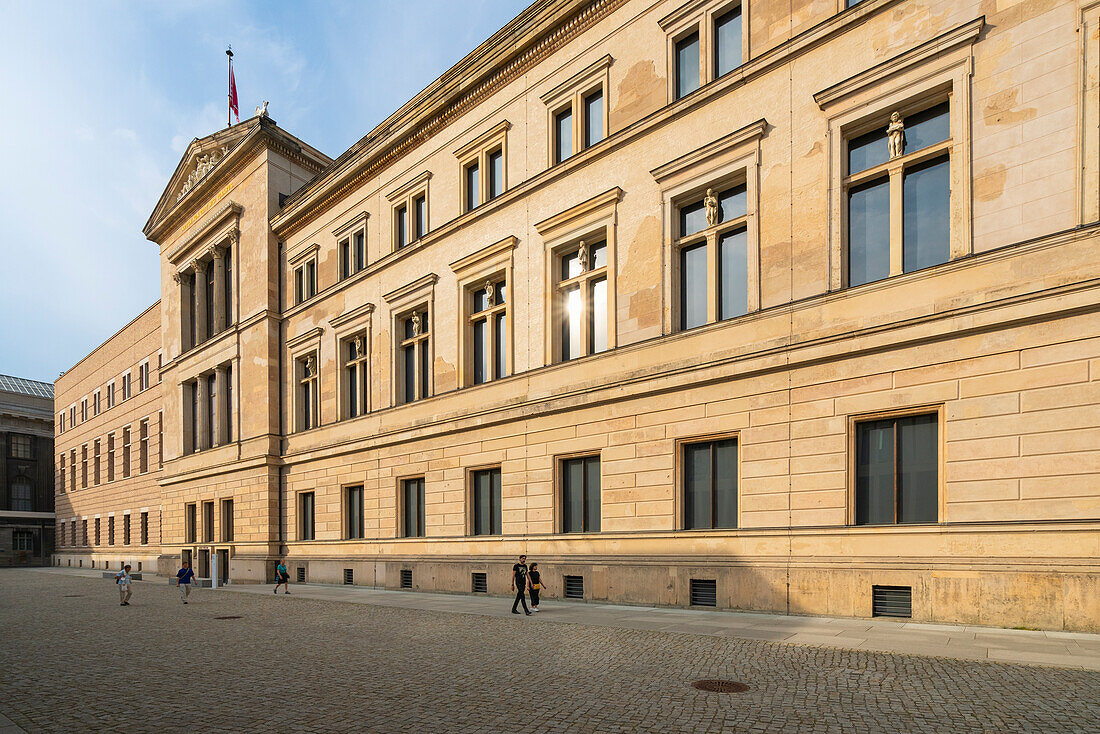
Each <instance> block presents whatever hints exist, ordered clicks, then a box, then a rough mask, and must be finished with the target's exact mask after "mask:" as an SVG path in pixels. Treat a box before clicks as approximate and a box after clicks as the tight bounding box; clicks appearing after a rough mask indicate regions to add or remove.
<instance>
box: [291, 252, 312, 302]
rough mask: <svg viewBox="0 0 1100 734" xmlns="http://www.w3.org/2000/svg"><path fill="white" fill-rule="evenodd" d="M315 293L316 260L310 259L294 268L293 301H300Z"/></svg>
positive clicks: (306, 299)
mask: <svg viewBox="0 0 1100 734" xmlns="http://www.w3.org/2000/svg"><path fill="white" fill-rule="evenodd" d="M316 294H317V261H316V260H310V261H309V262H307V263H305V264H304V265H301V266H299V267H298V268H296V269H295V270H294V295H295V301H294V302H295V303H302V302H304V301H308V300H309V299H310V298H313V296H315V295H316Z"/></svg>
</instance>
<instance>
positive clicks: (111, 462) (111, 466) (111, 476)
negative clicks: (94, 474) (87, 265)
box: [107, 433, 115, 482]
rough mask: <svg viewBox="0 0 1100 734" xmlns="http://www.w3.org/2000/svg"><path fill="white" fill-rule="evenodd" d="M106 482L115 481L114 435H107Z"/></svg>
mask: <svg viewBox="0 0 1100 734" xmlns="http://www.w3.org/2000/svg"><path fill="white" fill-rule="evenodd" d="M107 481H108V482H113V481H115V434H113V433H108V434H107Z"/></svg>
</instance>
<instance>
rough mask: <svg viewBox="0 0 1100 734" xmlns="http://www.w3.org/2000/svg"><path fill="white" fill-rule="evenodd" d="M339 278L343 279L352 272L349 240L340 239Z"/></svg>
mask: <svg viewBox="0 0 1100 734" xmlns="http://www.w3.org/2000/svg"><path fill="white" fill-rule="evenodd" d="M339 247H340V279H341V280H343V279H344V278H347V277H348V276H350V275H351V272H352V257H351V240H350V239H347V240H340V245H339Z"/></svg>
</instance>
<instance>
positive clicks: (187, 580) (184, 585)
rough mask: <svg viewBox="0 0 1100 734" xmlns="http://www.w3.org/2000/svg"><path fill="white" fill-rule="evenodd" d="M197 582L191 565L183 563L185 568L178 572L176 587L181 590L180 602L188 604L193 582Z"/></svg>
mask: <svg viewBox="0 0 1100 734" xmlns="http://www.w3.org/2000/svg"><path fill="white" fill-rule="evenodd" d="M194 580H195V572H194V571H192V570H191V564H190V563H188V562H187V561H184V562H183V568H181V569H180V570H179V571H176V586H177V587H179V590H180V601H182V602H183V603H184V604H186V603H187V597H188V596H189V595H190V594H191V582H192V581H194Z"/></svg>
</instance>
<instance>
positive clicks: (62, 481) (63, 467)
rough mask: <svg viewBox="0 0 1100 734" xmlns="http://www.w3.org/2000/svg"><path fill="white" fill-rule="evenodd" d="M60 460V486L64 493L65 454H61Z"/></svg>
mask: <svg viewBox="0 0 1100 734" xmlns="http://www.w3.org/2000/svg"><path fill="white" fill-rule="evenodd" d="M58 462H59V463H60V466H61V473H60V484H59V486H60V487H61V493H62V494H64V493H65V454H61V455H60V456H59V457H58ZM70 486H72V485H70Z"/></svg>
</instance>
